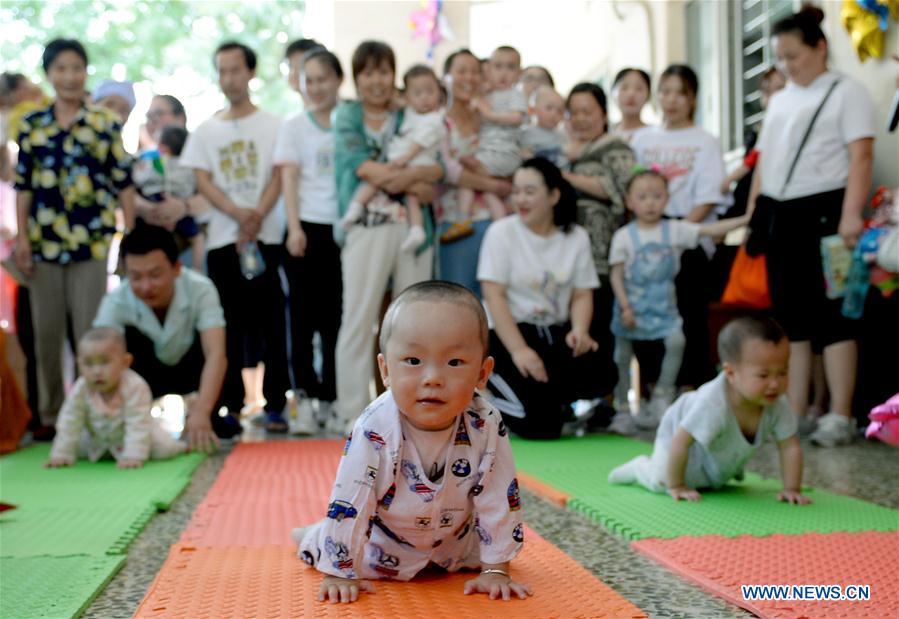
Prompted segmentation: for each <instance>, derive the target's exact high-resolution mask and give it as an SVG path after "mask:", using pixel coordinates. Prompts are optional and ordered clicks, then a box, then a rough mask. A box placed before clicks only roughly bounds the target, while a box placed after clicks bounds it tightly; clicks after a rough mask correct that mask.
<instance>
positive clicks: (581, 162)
mask: <svg viewBox="0 0 899 619" xmlns="http://www.w3.org/2000/svg"><path fill="white" fill-rule="evenodd" d="M566 107H567V109H568V114H569V127H568V128H569V132H570V134H571V143H570V144H569V145H568V148H567V152H566V154H567V156H568V158H569V159H570V160H571V171H570V172H566V173H565V178H566V179H567V180H568V182H570V183H571V184H572V185H573V186H574V188H575V189H576V190H577V192H578V198H577V222H578V224H580V225H581V226H583V227H584V228H586V230H587V234H589V235H590V248H591V250H592V253H593V263H594V265H595V266H596V274H597V275H598V276H599V288H597V289H595V290H594V291H593V322H592V323H591V325H590V334H591V335H592V336H593V337H594V338H595V339H596V341H597V342H598V343H599V354H600V355H602V356H603V357H604V359H605V360H606V362H607V364H608V365H614V362H613V357H614V352H615V338H614V337H613V336H612V332H611V330H610V329H609V323H610V321H611V319H612V303H613V301H614V298H615V297H614V294H612V285H611V283H610V281H609V272H610V269H609V247H610V246H611V244H612V235H613V234H614V233H615V230H617V229H618V228H620V227H621V225H622V224H623V223H624V219H625V217H624V214H625V205H624V196H625V194H626V193H627V192H626V185H627V182H628V179H629V178H630V175H631V174H632V172H633V168H634V164H635V163H636V160H635V158H634V153H633V151H631V149H630V147H629V146H628V145H627V143H626V142H625V141H624V140H622V139H621V138H620V137H617V136H613V135H610V134H609V133H608V128H609V127H608V113H607V107H606V95H605V92H603V90H602V88H600V87H599V86H597V85H596V84H590V83H586V82H584V83H581V84H578V85H576V86H575V87H574V88H572V89H571V93H570V94H569V95H568V100H567V101H566ZM612 371H613V372H615V376H614V379H615V380H613V381H612V384H613V385H614V384H615V382H616V381H617V370H612ZM619 405H621V403H619ZM612 430H613V431H617V432H622V433H631V432H633V423H632V421H631V419H630V417H629V416H626V415H619V416H618V417H617V421H614V422H613V426H612Z"/></svg>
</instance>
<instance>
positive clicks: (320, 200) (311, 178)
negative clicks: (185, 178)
mask: <svg viewBox="0 0 899 619" xmlns="http://www.w3.org/2000/svg"><path fill="white" fill-rule="evenodd" d="M302 63H303V78H304V79H303V83H302V86H301V87H302V89H303V94H304V97H305V101H306V106H305V108H306V109H305V110H304V111H303V112H301V113H299V114H297V115H296V116H294V117H292V118H290V119H289V120H288V121H287V122H285V123H284V128H283V130H282V131H281V133H280V134H279V135H278V142H277V144H276V146H275V155H274V162H275V165H276V166H280V167H281V179H282V182H283V183H284V186H283V191H284V211H285V214H286V219H287V236H286V238H285V242H284V245H285V249H286V250H287V252H286V254H285V257H284V272H285V274H286V275H287V281H288V283H289V285H290V334H291V352H292V354H291V365H292V367H293V376H294V383H295V386H296V388H297V389H298V390H299V391H301V392H302V395H301V398H303V397H304V396H305V398H314V399H317V400H318V401H319V405H320V406H321V405H322V404H323V403H330V402H333V401H334V400H335V399H337V384H336V380H335V377H334V374H335V371H334V350H335V348H336V347H337V332H338V329H339V328H340V311H341V296H342V281H341V273H340V247H338V245H337V243H336V242H335V241H334V230H333V226H334V224H335V222H336V221H337V185H336V183H335V179H334V133H333V132H332V131H331V112H332V111H333V110H334V107H335V106H336V105H337V91H338V89H339V88H340V84H341V82H342V81H343V69H342V68H341V66H340V61H339V60H338V59H337V57H336V56H335V55H334V54H332V53H331V52H329V51H327V50H325V49H320V50H314V51H312V52H309V53H308V54H307V55H306V56H304V58H303V60H302ZM316 332H318V334H319V337H320V338H321V351H322V365H321V375H320V376H319V375H318V374H317V373H316V372H315V369H314V366H313V362H312V357H313V354H312V338H313V335H314V334H315V333H316ZM297 410H298V414H297V420H296V423H295V427H294V428H293V430H294V431H295V432H297V433H312V432H313V431H314V429H315V427H314V424H313V419H312V409H311V407H310V404H309V402H308V400H305V399H300V401H299V402H298V408H297ZM341 431H342V430H341Z"/></svg>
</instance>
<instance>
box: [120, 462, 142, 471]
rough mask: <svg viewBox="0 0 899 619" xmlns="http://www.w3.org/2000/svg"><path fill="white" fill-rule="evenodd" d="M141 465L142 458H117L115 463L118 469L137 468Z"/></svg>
mask: <svg viewBox="0 0 899 619" xmlns="http://www.w3.org/2000/svg"><path fill="white" fill-rule="evenodd" d="M143 465H144V461H143V460H119V462H118V464H117V466H118V467H119V468H120V469H139V468H140V467H142V466H143Z"/></svg>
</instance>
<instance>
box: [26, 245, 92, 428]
mask: <svg viewBox="0 0 899 619" xmlns="http://www.w3.org/2000/svg"><path fill="white" fill-rule="evenodd" d="M28 290H29V293H30V295H31V321H32V322H33V323H34V351H35V357H36V361H37V382H38V415H39V417H40V420H41V423H43V424H44V425H45V426H52V425H54V424H55V423H56V415H57V413H59V409H60V407H61V406H62V402H63V399H64V397H65V390H64V385H63V375H62V360H63V347H64V346H65V342H66V331H67V329H66V326H67V324H68V323H69V321H71V324H72V334H73V337H74V338H75V342H78V340H79V339H81V336H82V335H84V333H85V332H86V331H87V330H88V329H90V327H91V323H92V322H93V321H94V317H95V316H96V315H97V308H99V306H100V300H101V299H102V298H103V295H104V294H105V293H106V261H105V260H86V261H84V262H74V263H71V264H66V265H61V264H52V263H46V262H35V264H34V275H33V276H32V278H31V279H30V280H29V281H28Z"/></svg>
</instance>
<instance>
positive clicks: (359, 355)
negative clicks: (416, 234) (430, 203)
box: [335, 223, 433, 422]
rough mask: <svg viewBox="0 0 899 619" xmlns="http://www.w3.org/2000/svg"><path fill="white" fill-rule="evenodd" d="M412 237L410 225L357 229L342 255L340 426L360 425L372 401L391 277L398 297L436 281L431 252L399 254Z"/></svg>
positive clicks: (383, 225) (339, 363)
mask: <svg viewBox="0 0 899 619" xmlns="http://www.w3.org/2000/svg"><path fill="white" fill-rule="evenodd" d="M408 231H409V226H408V225H407V224H405V223H403V224H398V223H394V224H382V225H380V226H373V227H370V228H366V227H363V226H354V227H353V228H352V229H351V230H350V231H349V233H348V234H347V239H346V245H345V246H344V248H343V252H342V253H341V267H342V269H343V318H342V319H341V323H340V332H339V333H338V335H337V352H336V361H335V362H336V367H337V407H336V412H337V415H338V418H339V419H340V420H341V421H345V422H349V421H351V420H353V419H355V418H356V417H357V416H358V415H359V413H361V412H362V410H363V409H364V408H365V407H366V406H367V405H368V403H369V402H370V401H371V392H370V391H369V384H370V382H371V377H372V375H373V373H374V366H373V352H374V346H375V334H376V333H377V329H378V324H377V321H378V313H379V310H380V308H381V301H382V300H383V299H384V293H385V292H386V291H387V285H388V282H389V281H390V278H391V276H393V293H394V295H396V294H399V293H400V292H402V291H403V290H404V289H405V288H407V287H409V286H411V285H412V284H415V283H418V282H421V281H425V280H428V279H430V278H431V277H432V273H433V249H432V248H430V247H429V248H428V249H427V250H426V251H424V252H422V253H421V254H420V255H418V256H416V255H415V254H413V253H411V252H403V251H401V250H400V246H401V245H402V243H403V239H405V238H406V234H407V233H408Z"/></svg>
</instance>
